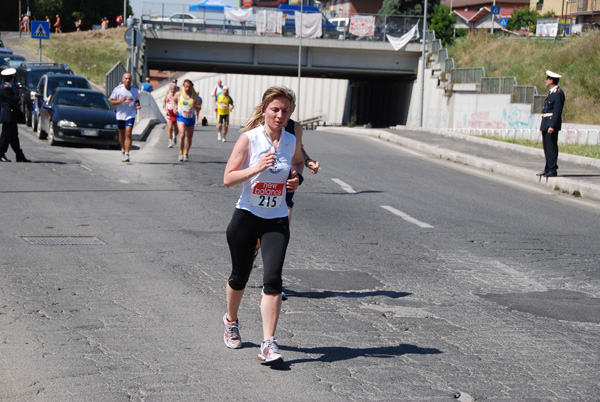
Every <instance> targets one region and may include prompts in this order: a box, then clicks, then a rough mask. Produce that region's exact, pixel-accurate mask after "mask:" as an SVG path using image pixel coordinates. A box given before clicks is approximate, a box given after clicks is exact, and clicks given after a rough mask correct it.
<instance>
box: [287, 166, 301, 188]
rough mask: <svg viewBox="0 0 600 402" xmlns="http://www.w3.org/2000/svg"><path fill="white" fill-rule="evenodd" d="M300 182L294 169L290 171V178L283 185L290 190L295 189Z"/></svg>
mask: <svg viewBox="0 0 600 402" xmlns="http://www.w3.org/2000/svg"><path fill="white" fill-rule="evenodd" d="M299 183H300V179H299V178H298V173H296V171H295V170H294V171H293V172H292V178H291V179H288V180H287V181H286V183H285V187H286V188H287V189H288V190H290V191H296V190H297V189H298V186H299Z"/></svg>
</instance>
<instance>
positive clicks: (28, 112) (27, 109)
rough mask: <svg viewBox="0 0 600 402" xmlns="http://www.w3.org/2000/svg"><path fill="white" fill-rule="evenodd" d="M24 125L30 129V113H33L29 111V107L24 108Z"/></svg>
mask: <svg viewBox="0 0 600 402" xmlns="http://www.w3.org/2000/svg"><path fill="white" fill-rule="evenodd" d="M24 109H25V111H24V113H25V125H26V126H27V127H31V113H33V110H31V111H30V110H29V107H27V106H25V108H24Z"/></svg>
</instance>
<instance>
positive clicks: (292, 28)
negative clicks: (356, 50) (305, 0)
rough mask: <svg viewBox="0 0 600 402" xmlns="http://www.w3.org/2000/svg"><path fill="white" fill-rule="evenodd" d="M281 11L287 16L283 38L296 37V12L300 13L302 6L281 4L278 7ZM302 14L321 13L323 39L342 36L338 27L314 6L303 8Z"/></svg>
mask: <svg viewBox="0 0 600 402" xmlns="http://www.w3.org/2000/svg"><path fill="white" fill-rule="evenodd" d="M277 9H278V10H279V11H283V13H284V14H285V15H286V16H287V17H286V19H285V24H284V25H283V36H294V35H295V34H296V18H295V14H294V13H295V12H296V11H298V12H300V6H297V5H290V4H280V5H279V7H277ZM302 12H304V13H307V14H313V13H319V14H321V19H322V21H323V22H322V24H323V25H322V27H321V29H322V31H323V38H337V37H339V36H340V33H339V32H338V30H337V27H336V26H335V25H333V24H332V23H331V22H330V21H329V20H328V19H327V18H326V17H325V16H324V15H323V13H321V11H320V10H319V9H318V8H317V7H314V6H303V7H302Z"/></svg>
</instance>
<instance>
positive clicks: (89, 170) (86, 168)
mask: <svg viewBox="0 0 600 402" xmlns="http://www.w3.org/2000/svg"><path fill="white" fill-rule="evenodd" d="M81 167H82V168H84V169H85V170H87V171H88V172H91V171H92V169H90V168H89V167H87V166H85V165H81Z"/></svg>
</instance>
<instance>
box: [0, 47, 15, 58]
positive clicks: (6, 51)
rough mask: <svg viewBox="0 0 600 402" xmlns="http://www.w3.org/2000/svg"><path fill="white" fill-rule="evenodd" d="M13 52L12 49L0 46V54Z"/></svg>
mask: <svg viewBox="0 0 600 402" xmlns="http://www.w3.org/2000/svg"><path fill="white" fill-rule="evenodd" d="M7 54H8V55H10V54H13V51H12V50H11V49H9V48H7V47H0V56H3V55H7Z"/></svg>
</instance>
